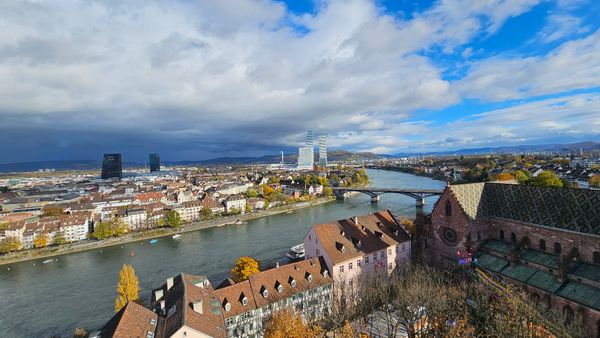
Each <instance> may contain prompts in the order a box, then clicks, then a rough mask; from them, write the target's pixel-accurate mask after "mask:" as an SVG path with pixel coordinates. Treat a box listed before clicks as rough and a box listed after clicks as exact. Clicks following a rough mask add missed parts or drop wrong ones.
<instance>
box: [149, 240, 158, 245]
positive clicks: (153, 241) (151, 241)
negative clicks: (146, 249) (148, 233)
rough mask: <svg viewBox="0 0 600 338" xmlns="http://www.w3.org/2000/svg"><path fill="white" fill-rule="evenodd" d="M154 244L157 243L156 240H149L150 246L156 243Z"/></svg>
mask: <svg viewBox="0 0 600 338" xmlns="http://www.w3.org/2000/svg"><path fill="white" fill-rule="evenodd" d="M156 242H158V239H151V240H150V244H154V243H156Z"/></svg>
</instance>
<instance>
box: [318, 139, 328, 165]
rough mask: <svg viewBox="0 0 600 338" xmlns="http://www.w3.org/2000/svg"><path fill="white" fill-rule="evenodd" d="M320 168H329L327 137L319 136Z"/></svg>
mask: <svg viewBox="0 0 600 338" xmlns="http://www.w3.org/2000/svg"><path fill="white" fill-rule="evenodd" d="M319 166H320V167H321V168H326V167H327V136H326V135H321V136H319Z"/></svg>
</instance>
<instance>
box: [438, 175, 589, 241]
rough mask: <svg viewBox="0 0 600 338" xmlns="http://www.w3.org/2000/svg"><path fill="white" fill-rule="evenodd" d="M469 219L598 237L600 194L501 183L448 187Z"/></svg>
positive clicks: (586, 190) (585, 190)
mask: <svg viewBox="0 0 600 338" xmlns="http://www.w3.org/2000/svg"><path fill="white" fill-rule="evenodd" d="M449 189H450V191H451V193H452V194H453V195H454V196H455V197H456V199H457V200H458V202H459V203H460V205H461V207H462V209H463V210H464V211H465V213H466V214H467V216H468V217H469V218H470V219H476V218H480V217H499V218H507V219H513V220H516V221H521V222H526V223H532V224H538V225H544V226H548V227H554V228H561V229H565V230H571V231H578V232H583V233H589V234H595V235H600V191H599V190H588V189H568V188H548V187H533V186H529V185H514V184H502V183H471V184H459V185H451V186H450V187H449Z"/></svg>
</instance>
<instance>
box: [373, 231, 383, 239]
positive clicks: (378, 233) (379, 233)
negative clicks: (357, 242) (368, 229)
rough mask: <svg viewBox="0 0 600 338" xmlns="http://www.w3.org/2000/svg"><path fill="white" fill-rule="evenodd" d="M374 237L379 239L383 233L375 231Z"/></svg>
mask: <svg viewBox="0 0 600 338" xmlns="http://www.w3.org/2000/svg"><path fill="white" fill-rule="evenodd" d="M375 235H377V237H379V238H383V232H381V231H375Z"/></svg>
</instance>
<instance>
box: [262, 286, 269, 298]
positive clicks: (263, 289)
mask: <svg viewBox="0 0 600 338" xmlns="http://www.w3.org/2000/svg"><path fill="white" fill-rule="evenodd" d="M260 294H261V295H262V296H263V297H265V298H267V297H269V290H267V288H266V287H265V286H264V285H263V286H261V287H260Z"/></svg>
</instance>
